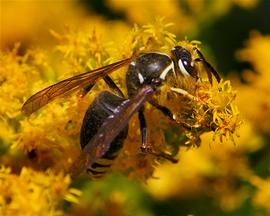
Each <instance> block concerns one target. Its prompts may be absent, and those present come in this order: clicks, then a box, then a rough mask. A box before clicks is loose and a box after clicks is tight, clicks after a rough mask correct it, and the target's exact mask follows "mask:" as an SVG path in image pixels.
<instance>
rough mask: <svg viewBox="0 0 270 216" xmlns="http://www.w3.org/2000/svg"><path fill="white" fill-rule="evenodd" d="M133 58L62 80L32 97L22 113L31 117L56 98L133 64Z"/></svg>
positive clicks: (24, 105) (25, 104)
mask: <svg viewBox="0 0 270 216" xmlns="http://www.w3.org/2000/svg"><path fill="white" fill-rule="evenodd" d="M131 59H132V58H127V59H124V60H121V61H118V62H115V63H113V64H110V65H107V66H104V67H101V68H98V69H95V70H92V71H88V72H86V73H83V74H79V75H77V76H74V77H71V78H68V79H65V80H62V81H60V82H58V83H56V84H54V85H51V86H49V87H47V88H45V89H43V90H41V91H39V92H37V93H36V94H34V95H32V96H31V97H30V98H29V99H28V100H27V101H26V102H25V103H24V104H23V107H22V112H23V113H24V114H25V115H31V114H32V113H33V112H35V111H37V110H38V109H40V108H41V107H43V106H44V105H46V104H47V103H49V102H51V101H53V100H54V99H55V98H57V97H59V96H61V95H64V94H69V93H71V92H73V91H75V90H77V89H80V88H82V87H84V86H86V85H88V84H91V83H95V82H96V80H97V79H99V78H101V77H104V76H105V75H107V74H108V73H111V72H113V71H115V70H117V69H119V68H121V67H123V66H124V65H127V64H129V63H130V62H131Z"/></svg>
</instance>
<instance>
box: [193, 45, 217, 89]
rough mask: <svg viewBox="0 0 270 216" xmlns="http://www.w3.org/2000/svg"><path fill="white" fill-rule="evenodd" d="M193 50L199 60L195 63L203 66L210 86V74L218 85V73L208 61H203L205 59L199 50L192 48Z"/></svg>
mask: <svg viewBox="0 0 270 216" xmlns="http://www.w3.org/2000/svg"><path fill="white" fill-rule="evenodd" d="M194 49H195V51H196V52H197V54H198V55H199V58H197V59H195V61H198V62H202V63H203V64H204V66H205V67H206V72H207V76H208V79H209V82H210V83H211V85H212V74H213V75H214V77H215V78H216V80H217V82H218V83H219V82H220V80H221V78H220V76H219V74H218V72H217V71H216V70H215V69H214V68H213V66H212V65H211V64H210V63H209V62H208V61H206V60H205V58H204V56H203V54H202V53H201V51H200V50H198V49H197V48H194Z"/></svg>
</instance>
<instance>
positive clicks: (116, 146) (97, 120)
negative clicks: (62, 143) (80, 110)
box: [81, 91, 128, 177]
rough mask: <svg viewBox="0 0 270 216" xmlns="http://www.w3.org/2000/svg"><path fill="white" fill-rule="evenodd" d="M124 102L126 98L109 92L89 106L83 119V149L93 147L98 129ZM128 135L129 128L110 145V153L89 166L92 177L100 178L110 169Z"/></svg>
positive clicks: (101, 94) (103, 93)
mask: <svg viewBox="0 0 270 216" xmlns="http://www.w3.org/2000/svg"><path fill="white" fill-rule="evenodd" d="M124 101H125V99H124V98H121V97H119V96H116V95H114V94H113V93H111V92H108V91H104V92H102V93H100V94H99V96H98V97H97V98H96V99H95V100H94V102H93V103H92V104H91V105H90V106H89V108H88V110H87V112H86V114H85V116H84V119H83V123H82V127H81V147H82V149H83V148H84V147H85V146H86V145H91V144H90V141H91V139H92V138H93V137H94V136H95V135H96V133H97V132H98V129H99V128H100V127H101V126H102V124H103V123H104V121H105V120H106V119H107V118H108V117H109V116H110V115H112V114H115V113H116V112H117V110H116V108H117V107H118V106H119V105H121V104H122V103H123V102H124ZM127 134H128V127H126V128H125V129H124V130H123V131H122V132H121V133H119V134H118V135H117V136H116V137H115V139H114V140H113V141H112V143H111V144H110V146H109V148H108V151H107V152H105V154H104V155H103V156H102V157H101V158H97V159H96V160H95V161H94V162H93V163H92V164H89V166H88V167H87V171H88V173H89V174H90V175H91V176H93V177H99V176H101V175H102V174H104V173H106V172H107V171H108V170H109V169H110V166H111V164H112V162H113V160H114V159H115V158H116V157H117V155H118V153H119V150H120V149H121V148H122V147H123V143H124V140H125V139H126V137H127ZM101 144H102V143H101ZM90 148H91V147H90ZM93 148H94V146H93Z"/></svg>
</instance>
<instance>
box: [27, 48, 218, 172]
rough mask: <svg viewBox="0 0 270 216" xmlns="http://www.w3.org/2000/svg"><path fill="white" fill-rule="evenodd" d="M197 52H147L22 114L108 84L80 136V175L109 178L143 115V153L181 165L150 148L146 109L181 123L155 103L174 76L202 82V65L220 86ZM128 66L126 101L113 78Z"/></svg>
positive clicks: (60, 86) (68, 83) (55, 91)
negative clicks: (133, 126) (132, 121)
mask: <svg viewBox="0 0 270 216" xmlns="http://www.w3.org/2000/svg"><path fill="white" fill-rule="evenodd" d="M192 52H195V53H196V54H197V55H196V58H194V56H193V55H192V53H191V51H190V50H189V49H187V48H185V47H184V46H175V47H173V48H172V49H171V52H170V54H169V55H168V54H166V53H160V52H148V53H141V54H139V55H137V56H135V57H130V58H126V59H124V60H121V61H118V62H115V63H112V64H110V65H107V66H104V67H101V68H98V69H95V70H92V71H88V72H86V73H83V74H79V75H76V76H73V77H71V78H68V79H65V80H63V81H60V82H58V83H56V84H54V85H51V86H49V87H47V88H45V89H43V90H41V91H39V92H37V93H36V94H34V95H33V96H31V97H30V98H29V99H28V100H27V101H26V102H25V103H24V105H23V107H22V112H23V113H25V114H26V115H30V114H32V113H33V112H35V111H37V110H38V109H40V108H41V107H43V106H44V105H46V104H47V103H49V102H51V101H53V100H54V99H56V98H57V97H59V96H62V95H64V94H65V95H66V94H68V93H71V92H73V91H75V90H79V89H81V90H83V92H85V93H87V92H88V91H90V90H91V88H92V87H93V86H94V85H95V84H96V82H97V81H98V80H99V79H104V81H105V82H106V83H107V85H108V86H109V87H110V89H111V90H112V91H103V92H101V93H100V94H99V95H98V96H97V97H96V98H95V100H94V101H93V102H92V104H91V105H90V106H89V108H88V110H87V111H86V113H85V116H84V119H83V122H82V126H81V131H80V144H81V148H82V154H81V155H82V156H81V158H83V159H81V160H80V161H79V162H78V163H80V164H81V166H80V167H81V169H76V171H77V172H81V171H83V170H86V171H87V172H88V173H89V174H90V175H91V176H93V177H99V176H102V175H103V174H104V173H106V172H107V170H108V169H109V168H110V166H111V164H112V162H113V160H114V159H115V158H116V157H117V156H118V153H119V151H120V150H121V149H122V147H123V144H124V141H125V139H126V138H127V135H128V122H129V120H130V119H131V117H132V116H133V115H134V114H135V113H138V117H139V123H140V131H141V150H142V152H144V153H150V154H153V155H155V156H157V157H163V158H165V159H167V160H170V161H171V162H173V163H176V162H177V159H175V158H173V157H172V156H171V155H169V154H167V153H165V152H162V151H154V150H152V149H151V148H149V145H148V144H147V124H146V119H145V115H144V105H145V103H146V102H148V103H150V104H151V105H152V106H154V107H155V108H156V109H158V110H160V111H161V112H162V113H163V114H164V115H165V116H167V117H168V118H169V119H171V120H172V121H175V118H174V116H173V113H172V112H171V111H170V110H169V109H168V108H167V107H166V106H163V105H160V104H159V103H158V102H156V101H154V100H152V99H151V98H152V96H153V95H154V94H155V93H156V92H157V90H158V89H160V87H161V86H162V85H163V84H164V82H166V80H167V79H168V78H169V77H173V76H178V77H180V78H181V77H182V78H183V79H184V78H189V79H194V80H195V81H196V82H200V79H201V77H200V75H199V73H198V69H197V67H196V66H197V64H198V63H200V64H202V65H203V67H204V68H205V71H206V72H207V75H208V79H209V82H210V83H211V84H212V75H214V77H215V78H216V80H217V81H218V82H219V81H220V77H219V75H218V73H217V72H216V70H215V69H214V68H213V67H212V66H211V64H210V63H208V62H207V61H206V59H205V58H204V56H203V54H202V53H201V52H200V51H199V50H198V49H197V48H196V47H194V48H193V50H192ZM123 66H128V69H127V72H126V87H127V92H128V93H127V94H128V95H127V96H126V97H125V96H124V94H123V92H122V91H121V89H120V88H119V87H118V86H117V85H116V84H115V82H114V81H113V80H112V78H111V77H110V76H109V74H110V73H112V72H114V71H116V70H117V69H119V68H122V67H123ZM76 171H75V172H76Z"/></svg>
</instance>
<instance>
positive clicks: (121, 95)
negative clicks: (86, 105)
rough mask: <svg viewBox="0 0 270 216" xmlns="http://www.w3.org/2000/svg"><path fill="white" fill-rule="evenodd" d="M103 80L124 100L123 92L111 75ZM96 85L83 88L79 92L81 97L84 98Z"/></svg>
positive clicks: (92, 84)
mask: <svg viewBox="0 0 270 216" xmlns="http://www.w3.org/2000/svg"><path fill="white" fill-rule="evenodd" d="M103 80H104V81H105V82H106V84H107V85H108V86H109V87H110V89H112V90H113V91H114V92H115V93H116V94H117V95H118V96H120V97H122V98H124V94H123V92H122V91H121V90H120V89H119V88H118V86H117V85H116V84H115V82H114V81H113V80H112V78H111V77H110V76H109V75H106V76H105V77H103ZM94 85H95V83H91V84H89V85H87V86H85V87H83V88H82V89H81V90H80V92H79V97H80V98H83V97H84V96H85V95H86V94H87V93H88V92H89V91H91V89H92V88H93V87H94Z"/></svg>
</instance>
